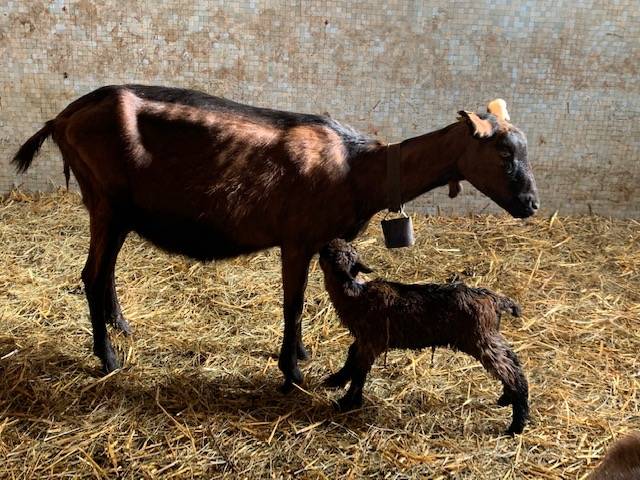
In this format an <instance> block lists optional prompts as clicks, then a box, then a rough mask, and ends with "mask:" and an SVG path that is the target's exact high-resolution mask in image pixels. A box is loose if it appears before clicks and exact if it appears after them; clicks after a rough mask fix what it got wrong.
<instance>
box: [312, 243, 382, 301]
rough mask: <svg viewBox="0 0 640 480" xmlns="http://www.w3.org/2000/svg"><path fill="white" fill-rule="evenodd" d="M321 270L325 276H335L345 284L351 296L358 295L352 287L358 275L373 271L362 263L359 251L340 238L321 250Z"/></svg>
mask: <svg viewBox="0 0 640 480" xmlns="http://www.w3.org/2000/svg"><path fill="white" fill-rule="evenodd" d="M320 268H322V271H323V272H324V274H325V276H326V275H330V276H333V277H335V278H336V280H337V281H339V282H340V283H341V284H343V286H344V287H345V288H346V292H347V294H349V295H355V294H356V292H355V291H352V289H350V286H351V285H352V284H353V283H355V282H356V277H357V276H358V273H360V272H363V273H371V272H372V271H373V270H372V269H371V268H369V267H367V266H366V265H365V264H364V263H362V262H361V261H360V257H359V256H358V252H357V250H356V249H355V248H354V247H353V246H352V245H351V244H349V243H347V242H346V241H345V240H342V239H340V238H337V239H335V240H331V242H329V243H328V244H327V245H325V246H324V247H323V248H322V249H321V250H320Z"/></svg>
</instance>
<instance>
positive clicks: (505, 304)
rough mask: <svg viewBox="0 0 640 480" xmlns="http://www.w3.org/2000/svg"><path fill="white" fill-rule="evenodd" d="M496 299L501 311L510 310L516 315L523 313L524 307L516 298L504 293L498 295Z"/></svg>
mask: <svg viewBox="0 0 640 480" xmlns="http://www.w3.org/2000/svg"><path fill="white" fill-rule="evenodd" d="M495 300H496V304H497V306H498V310H499V311H500V312H509V313H510V314H511V315H513V316H514V317H519V316H520V315H522V309H521V308H520V305H518V303H516V301H515V300H513V299H511V298H509V297H505V296H504V295H496V296H495Z"/></svg>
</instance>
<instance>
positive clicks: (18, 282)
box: [0, 192, 640, 479]
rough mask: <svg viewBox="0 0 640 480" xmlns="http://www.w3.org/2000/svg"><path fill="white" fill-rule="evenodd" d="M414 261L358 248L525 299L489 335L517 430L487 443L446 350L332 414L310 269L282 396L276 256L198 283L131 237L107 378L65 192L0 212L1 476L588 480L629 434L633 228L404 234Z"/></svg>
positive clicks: (392, 373) (378, 369)
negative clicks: (121, 318) (514, 358)
mask: <svg viewBox="0 0 640 480" xmlns="http://www.w3.org/2000/svg"><path fill="white" fill-rule="evenodd" d="M415 223H416V230H417V232H416V233H417V238H418V244H417V245H416V247H414V248H413V249H410V250H403V251H387V250H385V249H384V248H383V246H382V243H381V238H380V228H379V224H378V223H377V222H372V224H371V227H370V228H369V230H368V231H367V233H366V234H365V235H363V236H362V237H361V238H360V239H359V241H358V242H357V243H358V244H359V246H360V250H361V253H362V254H363V256H364V258H365V259H366V260H367V262H368V263H369V264H370V265H371V266H373V267H374V268H375V269H376V270H377V274H378V275H380V276H384V277H387V278H394V279H399V280H404V281H416V280H425V281H437V282H441V281H444V280H445V279H447V278H448V277H449V276H450V275H451V274H452V273H458V274H460V275H461V276H462V277H463V278H464V279H465V281H467V282H468V283H471V284H480V285H484V286H488V287H492V288H495V289H497V290H498V291H501V292H503V293H506V294H508V295H511V296H513V297H515V298H516V299H518V300H519V301H520V303H521V305H522V307H523V310H524V316H523V317H522V318H519V319H514V318H511V317H506V316H505V318H504V319H503V323H502V325H503V332H504V333H505V336H506V337H507V338H508V339H509V340H510V342H512V344H513V345H514V347H515V349H516V350H517V352H518V355H519V356H520V359H521V360H522V362H523V363H524V366H525V369H526V372H527V374H528V376H529V381H530V384H531V408H532V423H531V424H530V425H529V426H528V427H527V428H526V430H525V432H524V434H523V435H521V436H516V437H515V438H510V437H507V436H504V435H502V434H501V432H502V431H503V430H504V429H505V428H506V427H507V426H508V424H509V421H510V410H509V409H505V408H499V407H497V406H496V405H495V400H496V399H497V398H498V396H499V393H500V387H499V385H498V383H497V382H495V381H494V380H492V379H490V378H489V377H488V375H487V374H486V373H485V372H484V370H483V369H482V368H481V367H480V366H479V365H478V364H477V363H476V362H474V361H473V360H472V359H469V358H466V357H465V356H463V355H462V354H456V353H453V352H451V351H448V350H444V349H440V350H437V351H436V353H435V356H434V358H433V362H432V358H431V352H430V351H425V352H416V353H412V352H391V353H389V355H388V358H387V364H386V366H384V365H383V363H384V362H383V361H382V359H380V361H379V362H377V364H376V366H375V367H374V370H373V371H372V374H371V375H370V381H369V383H368V388H367V391H366V400H365V407H364V408H363V409H362V410H360V411H357V412H355V413H351V414H348V415H344V414H337V413H334V411H333V410H332V407H331V404H330V401H331V399H334V398H336V397H337V393H336V392H333V391H328V390H325V389H324V388H323V387H322V386H321V385H320V383H321V380H322V378H323V377H324V376H325V375H326V374H327V373H329V372H330V371H331V370H334V369H336V368H338V367H339V366H340V365H341V362H342V361H343V359H344V356H345V352H346V348H347V346H348V345H349V336H348V335H347V334H346V332H345V330H344V329H343V328H342V327H341V326H340V325H339V324H338V322H337V320H336V317H335V314H334V312H333V310H332V308H331V306H330V304H329V300H328V297H327V295H326V294H325V292H324V290H323V288H322V286H321V274H320V272H319V270H318V267H317V264H316V263H315V262H314V264H313V271H312V273H311V276H310V282H309V289H308V296H307V305H306V309H305V314H304V327H305V330H304V332H305V333H304V336H305V341H306V344H307V346H308V347H309V348H310V351H311V354H312V359H311V360H310V361H308V362H305V363H304V365H303V371H304V373H305V375H306V380H307V383H306V385H305V386H304V390H299V391H295V392H293V393H292V394H290V395H288V396H283V395H281V394H280V393H278V391H277V389H278V386H279V385H280V382H281V375H280V372H279V370H278V368H277V360H276V358H275V356H274V354H275V353H276V352H277V351H278V348H279V345H280V341H281V323H282V322H281V313H280V298H281V291H280V276H279V272H280V270H279V263H278V252H277V251H270V252H266V253H263V254H260V255H254V256H251V257H247V258H242V259H236V260H232V261H227V262H221V263H212V264H207V265H205V264H199V263H195V262H192V261H189V260H187V259H184V258H181V257H177V256H167V255H165V254H163V253H161V252H159V251H158V250H156V249H154V248H152V247H150V246H149V245H148V244H145V243H144V242H142V241H141V240H140V239H139V238H137V237H136V236H134V235H132V236H130V237H129V239H128V240H127V242H126V244H125V246H124V249H123V251H122V252H121V255H120V257H119V260H118V269H117V276H118V291H119V293H120V300H121V303H122V306H123V310H124V312H125V315H126V316H127V317H128V319H129V320H130V322H131V324H132V326H133V328H134V329H135V331H134V335H133V336H132V337H130V338H125V337H124V336H122V335H115V334H112V338H113V339H114V342H115V345H116V347H117V349H118V352H119V354H120V355H121V357H122V358H124V359H125V367H124V368H123V369H121V370H119V371H117V372H115V373H114V374H112V375H110V376H107V377H101V376H100V375H99V374H98V361H97V359H96V358H94V356H93V355H92V354H91V333H90V325H89V320H88V309H87V306H86V303H85V299H84V295H83V290H82V286H81V282H80V271H81V269H82V265H83V263H84V258H85V253H86V250H87V245H88V217H87V215H86V213H85V211H84V210H83V208H82V206H81V204H80V201H79V197H78V196H77V195H75V194H65V193H61V192H58V193H54V194H48V195H44V196H40V197H38V198H32V197H28V196H25V195H22V194H19V193H14V194H12V195H11V196H10V197H9V198H7V199H6V200H4V201H2V202H0V242H1V244H2V248H1V253H0V258H1V259H2V269H1V270H0V325H1V328H0V459H2V460H1V461H0V478H16V479H19V478H59V477H74V478H78V477H87V478H89V477H93V478H115V477H122V478H191V477H217V476H224V475H226V476H228V477H230V478H281V477H288V476H296V477H298V476H299V477H300V478H331V479H334V478H361V477H367V476H370V477H375V478H380V477H384V478H425V477H428V478H473V479H483V478H487V479H508V478H570V479H573V478H576V479H578V478H584V477H585V476H586V474H587V473H588V472H589V470H590V469H591V468H593V466H594V465H595V464H597V462H598V460H599V458H600V457H601V456H602V455H603V452H604V451H605V449H606V447H607V446H608V445H609V444H610V443H611V442H612V441H613V440H614V439H616V438H618V437H619V436H620V435H622V434H623V433H626V432H628V431H631V430H632V429H634V428H635V429H637V428H639V426H640V388H639V387H640V358H639V357H640V328H639V327H640V321H639V318H640V248H639V247H640V223H638V222H636V221H633V220H627V221H619V220H615V221H612V220H609V219H604V218H598V217H583V218H568V217H552V218H549V217H540V218H538V219H535V220H532V221H527V222H521V221H516V220H513V219H510V218H507V217H491V216H479V217H474V218H428V219H425V218H422V217H420V218H419V217H416V218H415Z"/></svg>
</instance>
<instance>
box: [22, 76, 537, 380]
mask: <svg viewBox="0 0 640 480" xmlns="http://www.w3.org/2000/svg"><path fill="white" fill-rule="evenodd" d="M490 111H491V113H489V114H476V113H473V112H460V119H459V120H460V121H457V122H456V123H453V124H451V125H449V126H448V127H445V128H444V129H442V130H438V131H436V132H433V133H429V134H426V135H422V136H419V137H415V138H411V139H408V140H405V141H403V142H402V143H400V144H396V145H395V146H394V148H393V149H392V150H389V149H388V148H387V147H388V146H387V145H386V144H383V143H381V142H379V141H377V140H373V139H370V138H368V137H366V136H364V135H362V134H360V133H358V132H356V131H354V130H352V129H350V128H347V127H345V126H343V125H341V124H339V123H338V122H336V121H334V120H332V119H330V118H328V117H324V116H316V115H305V114H297V113H290V112H282V111H276V110H269V109H264V108H256V107H250V106H246V105H241V104H238V103H235V102H231V101H229V100H225V99H222V98H218V97H212V96H209V95H207V94H204V93H201V92H196V91H191V90H182V89H174V88H164V87H155V86H142V85H125V86H106V87H102V88H100V89H98V90H95V91H93V92H91V93H89V94H87V95H85V96H83V97H81V98H79V99H78V100H76V101H74V102H72V103H71V104H70V105H69V106H68V107H67V108H65V109H64V110H63V111H62V112H61V113H60V114H59V115H58V116H57V117H56V118H55V119H53V120H50V121H48V122H46V124H45V126H44V127H43V128H42V129H41V130H40V131H38V132H37V133H36V134H35V135H34V136H33V137H31V138H30V139H29V140H28V141H27V142H26V143H25V144H24V145H23V146H22V147H21V148H20V150H19V151H18V153H17V154H16V156H15V158H14V159H13V162H14V164H15V165H16V167H17V170H18V171H19V172H24V171H26V170H27V169H28V168H29V166H30V164H31V162H32V160H33V157H34V155H35V154H36V153H37V152H38V150H39V148H40V146H41V145H42V143H43V142H44V140H45V139H46V138H47V137H49V136H52V137H53V140H54V142H55V143H56V144H57V145H58V147H59V148H60V151H61V152H62V157H63V162H64V170H65V175H66V177H67V183H68V178H69V169H70V170H71V171H72V172H73V174H74V176H75V177H76V179H77V181H78V184H79V185H80V190H81V192H82V199H83V202H84V204H85V205H86V207H87V209H88V211H89V216H90V230H91V241H90V246H89V256H88V258H87V262H86V265H85V267H84V270H83V271H82V279H83V281H84V284H85V289H86V295H87V301H88V303H89V310H90V315H91V323H92V327H93V341H94V344H93V345H94V346H93V349H94V352H95V354H96V355H97V356H98V357H99V358H100V360H101V361H102V365H103V369H104V371H105V372H110V371H112V370H114V369H116V368H117V367H118V362H117V360H116V357H115V354H114V351H113V348H112V346H111V343H110V341H109V338H108V336H107V329H106V323H107V322H111V323H113V324H114V326H116V327H119V328H121V329H123V330H125V331H128V330H129V326H128V324H127V322H126V321H125V319H124V318H123V316H122V313H121V310H120V306H119V304H118V300H117V297H116V290H115V284H114V269H115V263H116V257H117V255H118V252H119V250H120V248H121V246H122V244H123V242H124V240H125V237H126V236H127V234H128V233H129V232H131V231H135V232H137V233H139V234H140V235H141V236H143V237H144V238H146V239H148V240H150V241H151V242H152V243H154V244H156V245H157V246H159V247H160V248H163V249H164V250H167V251H169V252H175V253H181V254H184V255H187V256H189V257H193V258H196V259H200V260H212V259H220V258H228V257H234V256H237V255H241V254H246V253H250V252H255V251H259V250H263V249H266V248H270V247H276V246H278V247H280V249H281V253H282V280H283V289H284V337H283V342H282V349H281V352H280V360H279V367H280V370H282V372H283V374H284V376H285V385H284V389H285V390H287V389H290V388H291V386H292V383H294V382H295V383H301V382H302V374H301V372H300V370H299V368H298V359H304V358H306V356H307V354H306V351H305V349H304V346H303V344H302V331H301V323H300V316H301V313H302V307H303V302H304V291H305V288H306V283H307V273H308V267H309V262H310V261H311V258H312V256H313V255H314V254H315V253H316V252H317V251H318V250H319V249H320V248H321V247H322V246H323V245H325V244H326V243H328V242H329V241H330V240H332V239H334V238H338V237H342V238H345V239H347V240H350V239H353V238H354V237H355V236H356V235H358V233H359V232H360V231H361V230H362V229H363V228H364V227H365V226H366V224H367V222H368V221H369V219H370V218H371V217H372V216H373V215H374V214H375V213H376V212H379V211H380V210H383V209H384V208H385V207H387V206H388V194H387V191H388V189H387V156H388V155H389V157H390V160H391V161H394V162H399V171H400V172H401V173H400V175H401V178H400V184H401V185H402V190H401V197H402V201H409V200H411V199H413V198H415V197H417V196H418V195H420V194H422V193H424V192H427V191H429V190H431V189H433V188H435V187H438V186H442V185H446V184H449V185H450V195H451V196H455V195H456V194H457V193H458V192H459V190H460V187H459V182H460V181H461V180H468V181H469V182H471V183H472V184H473V185H475V186H476V187H477V188H478V189H479V190H480V191H482V192H483V193H485V194H486V195H488V196H489V197H490V198H492V199H493V200H494V201H495V202H496V203H498V204H499V205H500V206H501V207H503V208H504V209H506V210H507V211H508V212H509V213H510V214H511V215H513V216H515V217H521V218H524V217H528V216H530V215H532V214H533V213H534V212H535V210H536V209H537V208H538V195H537V190H536V185H535V180H534V178H533V174H532V172H531V169H530V167H529V163H528V161H527V142H526V138H525V136H524V134H523V133H522V132H521V131H520V130H518V129H517V128H515V127H514V126H513V125H511V124H510V123H508V121H507V119H508V114H507V113H506V109H505V108H504V102H492V103H491V104H490Z"/></svg>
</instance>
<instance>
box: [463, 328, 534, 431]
mask: <svg viewBox="0 0 640 480" xmlns="http://www.w3.org/2000/svg"><path fill="white" fill-rule="evenodd" d="M474 356H476V355H474ZM478 357H479V358H478ZM476 358H478V360H480V362H481V363H482V365H483V366H484V368H486V369H487V371H489V372H490V373H491V374H492V375H493V376H494V377H495V378H497V379H498V380H500V381H501V382H502V385H503V393H502V395H501V396H500V398H499V399H498V405H500V406H507V405H511V406H512V409H513V419H512V421H511V425H510V426H509V428H508V430H507V433H508V434H510V435H513V434H514V433H522V430H523V429H524V425H525V423H526V422H527V420H528V419H529V384H528V382H527V378H526V377H525V375H524V372H523V370H522V366H521V364H520V360H518V357H517V356H516V354H515V353H514V352H513V350H511V348H510V347H509V345H508V344H507V342H506V340H505V339H504V337H503V336H502V335H501V334H499V333H498V334H496V335H493V336H492V337H491V338H489V341H488V342H487V343H486V344H485V345H483V346H482V349H481V351H480V352H479V355H478V356H477V357H476Z"/></svg>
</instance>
